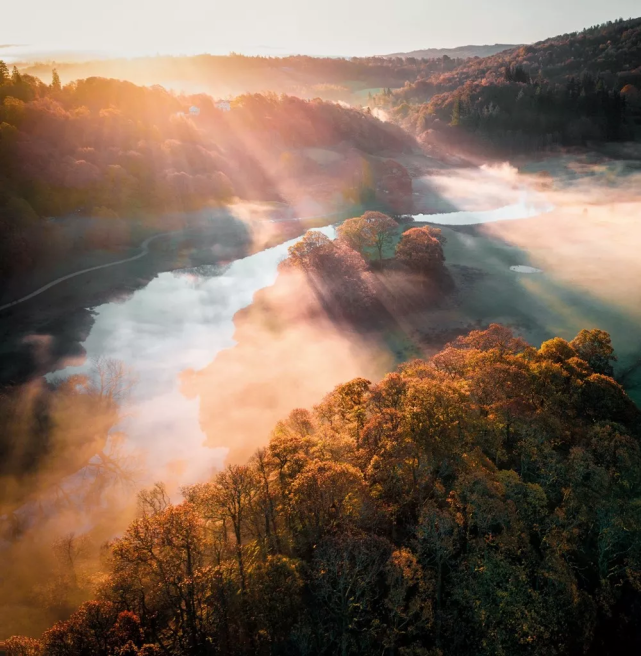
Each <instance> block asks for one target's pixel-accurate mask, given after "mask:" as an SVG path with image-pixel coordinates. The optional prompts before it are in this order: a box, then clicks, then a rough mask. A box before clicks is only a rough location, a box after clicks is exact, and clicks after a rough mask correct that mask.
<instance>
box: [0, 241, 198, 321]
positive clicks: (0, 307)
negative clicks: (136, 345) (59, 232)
mask: <svg viewBox="0 0 641 656" xmlns="http://www.w3.org/2000/svg"><path fill="white" fill-rule="evenodd" d="M184 232H186V231H185V230H172V231H169V232H161V233H159V234H157V235H152V236H151V237H147V239H145V241H143V242H142V244H140V246H139V248H140V253H138V255H134V256H133V257H128V258H126V259H124V260H116V261H115V262H108V263H107V264H98V265H97V266H93V267H89V268H88V269H80V271H75V272H74V273H69V274H67V275H66V276H61V277H60V278H56V279H55V280H52V281H51V282H49V283H47V284H46V285H43V286H42V287H40V288H39V289H36V291H35V292H31V294H27V295H26V296H23V297H22V298H19V299H17V300H15V301H11V303H5V304H4V305H0V312H2V311H3V310H7V309H8V308H10V307H13V306H14V305H18V304H19V303H24V302H25V301H28V300H29V299H30V298H33V297H34V296H38V295H39V294H42V292H46V291H47V289H51V288H52V287H55V286H56V285H58V284H60V283H61V282H64V281H65V280H69V279H70V278H75V277H76V276H81V275H82V274H83V273H89V271H97V270H98V269H108V268H109V267H112V266H116V265H118V264H125V263H127V262H133V261H134V260H139V259H140V258H141V257H145V255H147V254H148V253H149V244H150V243H151V242H152V241H154V239H159V238H160V237H167V236H168V235H175V234H178V233H184Z"/></svg>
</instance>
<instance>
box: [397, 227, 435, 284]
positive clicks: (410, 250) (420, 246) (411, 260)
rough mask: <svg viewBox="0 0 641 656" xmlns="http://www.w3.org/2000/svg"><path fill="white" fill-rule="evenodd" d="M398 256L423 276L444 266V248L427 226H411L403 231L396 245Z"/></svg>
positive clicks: (400, 260)
mask: <svg viewBox="0 0 641 656" xmlns="http://www.w3.org/2000/svg"><path fill="white" fill-rule="evenodd" d="M396 258H397V259H398V260H399V262H402V263H403V264H405V266H407V267H408V268H409V269H410V270H412V271H416V272H417V273H420V274H421V275H423V276H426V275H430V274H431V273H434V272H435V271H438V270H439V269H441V268H442V266H443V262H444V261H445V256H444V255H443V248H442V246H441V244H440V242H439V241H438V239H436V237H434V236H432V235H431V234H430V231H429V229H427V228H411V229H410V230H407V231H406V232H404V233H403V235H402V237H401V240H400V241H399V243H398V245H397V247H396Z"/></svg>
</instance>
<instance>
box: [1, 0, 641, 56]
mask: <svg viewBox="0 0 641 656" xmlns="http://www.w3.org/2000/svg"><path fill="white" fill-rule="evenodd" d="M2 14H3V16H2V21H1V23H0V44H20V45H26V46H29V50H31V51H34V50H36V51H37V50H41V51H45V50H83V51H100V50H104V51H109V52H110V53H119V54H126V55H137V54H155V53H163V54H164V53H171V54H182V53H185V54H194V53H199V52H211V53H215V54H226V53H228V52H230V51H232V50H233V51H236V52H243V53H247V54H270V53H271V54H274V55H278V54H290V53H305V54H313V55H321V54H323V55H368V54H385V53H390V52H397V51H407V50H414V49H418V48H427V47H450V46H457V45H465V44H485V43H497V42H499V43H528V42H532V41H537V40H541V39H543V38H546V37H548V36H553V35H555V34H559V33H563V32H570V31H574V30H576V29H580V28H582V27H584V26H589V25H593V24H595V23H601V22H604V21H607V20H613V19H615V18H618V17H624V18H629V17H631V16H638V15H641V4H640V3H639V0H609V1H607V2H605V1H604V0H438V1H437V0H229V1H227V2H223V1H221V0H108V1H107V0H100V1H96V0H56V1H55V2H54V1H52V0H15V1H13V2H7V3H5V6H4V7H3V10H2ZM3 51H4V53H8V52H9V50H8V49H6V48H3V49H0V57H2V54H3Z"/></svg>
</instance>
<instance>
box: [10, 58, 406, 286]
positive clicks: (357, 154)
mask: <svg viewBox="0 0 641 656" xmlns="http://www.w3.org/2000/svg"><path fill="white" fill-rule="evenodd" d="M0 102H1V103H2V104H1V105H0V277H5V278H8V277H11V276H15V275H18V274H20V273H21V272H23V271H25V270H26V269H29V268H30V267H32V266H33V265H34V263H36V262H38V263H39V264H43V263H46V262H49V261H52V260H53V261H56V260H59V259H61V258H63V257H65V256H67V255H69V251H70V250H71V251H72V252H73V251H74V249H75V250H76V251H77V250H80V251H82V250H87V249H88V250H91V249H97V248H103V249H104V248H106V249H110V248H111V249H118V248H123V247H127V246H129V245H132V244H131V243H130V242H131V238H130V230H131V220H134V219H137V220H140V221H143V222H147V223H148V224H149V223H153V221H154V220H155V219H154V218H153V217H157V216H159V215H160V216H162V215H163V214H167V213H171V212H180V213H185V212H189V211H192V210H197V209H199V208H201V207H203V206H207V205H214V206H216V205H222V204H225V203H227V202H229V201H230V200H231V199H233V198H241V199H250V200H251V199H260V200H276V201H286V202H294V201H295V200H296V196H297V194H298V195H300V194H301V193H302V190H304V193H305V194H308V195H311V196H312V197H313V196H314V194H316V196H317V197H318V198H319V199H321V200H323V199H326V198H328V197H331V196H332V195H333V194H338V195H339V197H340V198H342V199H344V200H345V201H346V202H348V203H350V202H357V201H360V199H361V198H367V197H370V196H371V197H374V196H375V195H376V187H377V183H379V182H381V180H383V179H384V178H386V176H387V172H386V170H385V167H386V165H385V159H383V160H381V161H378V160H376V156H377V155H380V154H384V155H388V154H392V155H393V154H394V153H402V152H405V151H409V150H411V148H412V147H413V140H412V138H411V137H410V136H409V135H407V134H405V133H403V132H402V131H401V130H400V129H399V128H397V127H396V126H394V125H392V124H389V123H382V122H381V121H379V120H378V119H376V118H374V117H373V116H371V115H370V114H367V113H365V112H360V111H357V110H355V109H350V108H347V107H342V106H340V105H337V104H334V103H329V102H324V101H320V100H316V101H305V100H301V99H298V98H295V97H290V96H276V95H275V94H267V95H260V94H255V95H244V96H239V97H238V98H236V99H235V100H234V101H233V103H232V105H233V106H232V108H231V111H229V112H223V111H221V110H220V109H218V108H217V107H216V106H215V104H214V101H213V99H212V98H211V97H209V96H206V95H199V96H177V95H174V94H172V93H170V92H168V91H166V90H165V89H163V88H161V87H151V88H148V87H139V86H136V85H134V84H132V83H130V82H124V81H121V80H108V79H102V78H88V79H85V80H79V81H76V82H73V83H71V84H68V85H65V86H64V87H63V86H62V85H61V83H60V78H59V77H58V75H57V73H56V72H55V71H54V74H53V79H52V82H51V83H50V84H44V83H43V82H41V81H40V80H38V79H37V78H34V77H31V76H29V75H26V74H21V73H19V72H18V70H17V69H16V68H14V70H13V72H10V71H9V70H8V68H7V67H6V65H4V64H1V63H0ZM192 106H195V107H197V109H198V110H199V113H198V114H197V115H195V116H194V115H191V114H190V113H189V108H190V107H192ZM308 148H335V149H339V150H340V151H341V152H342V154H343V155H344V159H345V161H344V162H343V163H342V164H341V165H338V166H336V165H334V166H333V167H328V166H325V165H323V164H319V163H318V162H316V161H315V160H314V159H312V158H311V157H308V156H307V155H306V150H305V149H308ZM399 166H400V165H399ZM382 184H383V186H385V182H384V180H383V181H382ZM315 189H316V191H315ZM380 193H381V194H382V192H380ZM379 195H380V194H379ZM69 215H75V216H78V215H79V216H81V217H94V218H98V219H101V221H99V222H98V223H97V224H96V225H95V227H94V229H92V230H90V231H88V232H86V233H83V234H81V235H80V236H79V237H78V238H77V239H76V243H75V244H74V243H70V241H71V240H69V239H64V238H63V235H62V231H61V230H60V229H58V226H57V225H56V221H55V219H56V218H60V217H66V216H69ZM134 245H136V246H137V245H138V244H134Z"/></svg>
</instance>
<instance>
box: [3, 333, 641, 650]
mask: <svg viewBox="0 0 641 656" xmlns="http://www.w3.org/2000/svg"><path fill="white" fill-rule="evenodd" d="M615 359H616V357H615V354H614V352H613V349H612V345H611V342H610V337H609V335H608V334H607V333H604V332H603V331H600V330H583V331H581V332H580V333H579V334H578V335H577V336H576V337H575V338H574V339H573V340H571V341H569V342H568V341H566V340H564V339H561V338H554V339H551V340H549V341H547V342H545V343H543V344H542V345H541V347H540V348H538V349H537V348H533V347H532V346H529V345H528V344H527V343H525V342H524V341H523V340H522V339H520V338H517V337H515V336H514V335H513V334H512V333H511V331H510V330H508V329H507V328H504V327H502V326H500V325H496V324H493V325H491V326H490V327H489V328H487V329H485V330H478V331H473V332H471V333H469V334H468V335H466V336H463V337H459V338H457V339H456V340H455V341H453V342H451V343H450V344H448V345H447V346H446V347H445V348H444V349H443V350H442V351H441V352H440V353H438V354H437V355H435V356H433V357H432V358H430V359H429V360H413V361H410V362H407V363H405V364H403V365H401V366H400V367H399V369H398V370H397V371H395V372H393V373H391V374H388V375H387V376H386V377H385V378H383V379H382V380H381V381H380V382H379V383H372V382H370V381H368V380H365V379H362V378H360V379H355V380H352V381H349V382H346V383H344V384H342V385H339V386H338V387H337V388H336V389H334V390H333V391H331V392H330V393H329V394H328V395H327V396H326V397H325V398H324V399H323V400H322V402H320V403H319V404H318V405H317V406H316V407H314V408H312V409H297V410H294V411H293V412H292V413H291V414H290V415H289V416H288V417H287V418H285V419H283V420H282V421H280V422H279V423H278V424H277V425H276V426H275V427H274V429H273V432H272V435H271V439H270V441H269V444H268V446H267V447H265V448H263V449H260V450H258V451H257V452H256V453H255V454H254V456H253V457H252V458H251V460H250V461H249V462H248V463H247V464H245V465H229V466H227V467H226V468H225V469H224V470H223V471H220V472H219V473H218V474H216V475H215V476H214V478H213V479H212V480H210V481H208V482H204V483H201V484H196V485H193V486H189V487H187V488H185V489H184V490H183V496H184V500H183V501H181V502H179V503H172V502H171V500H170V499H169V498H168V496H167V494H166V492H165V489H164V487H163V485H162V484H158V485H156V486H155V487H154V488H152V489H149V490H147V491H144V492H142V493H141V494H140V496H139V510H138V518H137V519H136V520H135V521H134V522H133V523H132V524H131V525H130V526H129V528H128V529H127V530H126V531H125V533H124V534H123V535H122V536H121V537H118V538H116V539H114V540H113V541H112V542H111V543H110V544H109V545H108V547H106V548H105V552H104V556H103V559H102V562H103V567H104V574H103V575H101V576H98V577H96V576H94V577H93V579H92V580H93V581H94V583H95V586H94V590H95V592H94V594H95V597H94V598H93V600H91V601H87V602H85V603H83V604H82V605H81V606H80V608H79V609H78V610H76V611H75V612H73V613H72V614H71V616H70V617H69V618H68V619H61V621H59V622H58V623H56V624H55V625H54V626H53V627H52V628H51V629H49V630H47V631H46V632H45V633H44V634H43V635H42V637H41V638H40V639H35V638H25V637H19V636H16V637H13V638H10V639H8V640H6V641H5V642H4V643H3V644H2V645H1V647H0V648H2V649H4V650H5V651H6V652H7V653H8V654H11V656H18V655H20V656H24V655H27V654H28V655H31V656H35V655H40V654H42V655H58V654H60V655H62V654H64V655H65V656H74V655H78V656H81V655H82V656H84V655H85V654H96V655H105V656H107V655H114V656H115V655H125V654H127V655H135V654H144V655H145V656H151V655H153V654H177V655H178V654H372V653H380V654H417V655H418V654H421V655H428V654H429V655H433V656H436V655H441V654H442V655H446V654H457V655H458V654H620V653H630V652H632V651H634V650H635V649H638V647H639V645H640V644H641V635H640V634H639V626H638V622H637V621H636V619H635V618H636V617H637V616H638V611H639V604H640V603H641V587H640V585H639V579H638V572H639V568H640V567H641V515H640V513H639V504H638V496H639V493H640V492H641V477H640V475H639V472H640V471H641V468H640V465H641V461H640V459H641V452H640V449H639V438H640V437H641V434H640V433H639V427H640V426H641V421H640V419H641V417H640V414H639V410H638V409H637V408H636V406H635V405H634V404H633V403H632V402H631V401H630V400H629V399H628V397H627V396H626V394H625V392H624V391H623V389H622V388H621V387H620V386H619V385H618V384H617V383H616V382H615V381H614V380H613V379H612V377H611V375H612V363H613V361H614V360H615ZM63 547H64V548H62V551H61V553H62V555H63V557H61V558H60V560H59V563H60V569H59V572H58V575H57V577H56V579H55V588H54V589H53V590H52V591H51V596H50V603H51V604H52V606H53V607H54V609H56V608H57V609H58V612H60V614H61V615H62V616H64V613H65V610H66V607H65V602H66V600H69V599H71V598H74V595H75V594H77V591H78V589H79V586H81V585H82V582H83V581H86V577H87V573H86V571H84V567H85V561H84V560H83V556H82V553H83V552H82V549H81V543H80V541H79V538H76V539H75V541H74V539H71V540H70V541H68V542H67V543H66V544H65V545H63ZM57 548H58V549H59V550H60V549H61V547H60V545H58V547H57Z"/></svg>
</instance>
